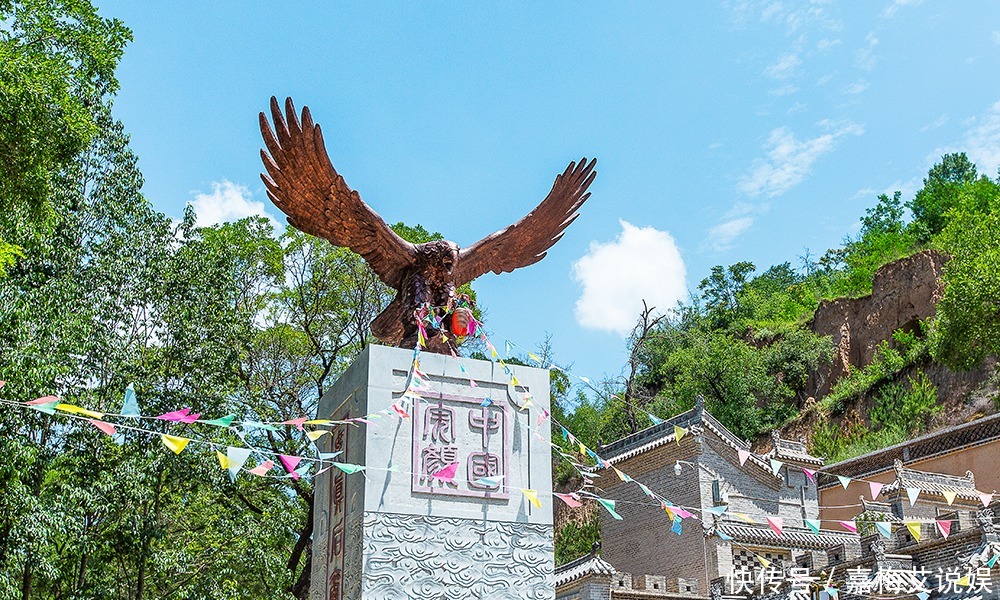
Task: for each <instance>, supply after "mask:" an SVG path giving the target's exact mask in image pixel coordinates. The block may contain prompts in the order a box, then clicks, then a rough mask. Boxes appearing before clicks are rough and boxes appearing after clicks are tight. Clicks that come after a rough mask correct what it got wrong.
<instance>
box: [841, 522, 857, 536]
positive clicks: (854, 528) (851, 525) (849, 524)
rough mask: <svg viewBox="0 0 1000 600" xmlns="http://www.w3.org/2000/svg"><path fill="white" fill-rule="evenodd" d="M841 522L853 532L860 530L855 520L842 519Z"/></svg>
mask: <svg viewBox="0 0 1000 600" xmlns="http://www.w3.org/2000/svg"><path fill="white" fill-rule="evenodd" d="M840 524H841V525H842V526H843V527H844V529H846V530H848V531H850V532H851V533H857V532H858V526H857V524H855V522H854V521H840Z"/></svg>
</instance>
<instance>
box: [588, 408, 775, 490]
mask: <svg viewBox="0 0 1000 600" xmlns="http://www.w3.org/2000/svg"><path fill="white" fill-rule="evenodd" d="M675 425H676V426H678V427H684V428H690V427H692V426H694V427H698V426H701V427H703V428H704V429H707V430H709V431H711V432H712V433H714V434H715V435H716V436H717V437H718V438H719V439H721V440H722V441H723V442H724V443H725V444H726V445H728V446H729V447H730V448H732V449H733V450H746V451H747V452H751V450H750V446H749V445H748V444H747V443H746V442H744V441H743V440H741V439H740V438H738V437H736V435H735V434H733V432H731V431H729V429H727V428H726V426H725V425H723V424H722V423H720V422H719V421H718V419H716V418H715V417H713V416H712V415H711V413H709V412H708V411H707V410H705V408H704V406H702V405H701V404H698V405H695V407H694V408H692V409H690V410H686V411H684V412H682V413H680V414H678V415H674V416H673V417H671V418H669V419H667V420H666V421H664V422H662V423H659V424H657V425H653V426H652V427H647V428H646V429H643V430H642V431H638V432H636V433H633V434H632V435H627V436H625V437H623V438H621V439H619V440H616V441H614V442H612V443H610V444H608V445H606V446H602V447H601V448H599V449H598V450H597V452H598V454H599V455H600V456H601V458H603V459H604V460H606V461H608V462H610V463H612V464H614V463H619V462H621V461H623V460H627V459H629V458H632V457H633V456H638V455H639V454H642V453H643V452H647V451H649V450H652V449H654V448H659V447H660V446H662V445H664V444H669V443H671V442H673V441H674V426H675ZM692 433H695V432H694V431H692ZM747 462H748V463H753V464H754V465H756V466H757V467H758V468H759V469H761V470H763V471H765V472H766V473H767V476H769V477H772V476H773V474H772V473H771V467H770V465H769V464H768V463H767V462H765V461H764V460H762V459H761V458H760V457H759V456H757V455H756V454H753V453H752V452H751V454H750V458H749V459H747Z"/></svg>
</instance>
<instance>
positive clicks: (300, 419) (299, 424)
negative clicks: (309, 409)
mask: <svg viewBox="0 0 1000 600" xmlns="http://www.w3.org/2000/svg"><path fill="white" fill-rule="evenodd" d="M308 420H309V417H298V418H295V419H289V420H288V421H282V422H281V424H282V425H295V428H296V429H298V430H299V431H303V429H302V424H303V423H305V422H306V421H308Z"/></svg>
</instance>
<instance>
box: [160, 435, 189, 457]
mask: <svg viewBox="0 0 1000 600" xmlns="http://www.w3.org/2000/svg"><path fill="white" fill-rule="evenodd" d="M160 440H161V441H162V442H163V445H164V446H166V447H167V448H170V450H172V451H173V453H174V454H180V453H181V452H183V451H184V446H187V445H188V442H190V441H191V440H189V439H187V438H182V437H177V436H175V435H167V434H165V433H161V434H160Z"/></svg>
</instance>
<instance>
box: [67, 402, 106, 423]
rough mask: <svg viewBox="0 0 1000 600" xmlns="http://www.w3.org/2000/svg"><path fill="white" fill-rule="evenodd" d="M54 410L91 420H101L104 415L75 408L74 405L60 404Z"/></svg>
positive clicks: (78, 407)
mask: <svg viewBox="0 0 1000 600" xmlns="http://www.w3.org/2000/svg"><path fill="white" fill-rule="evenodd" d="M56 410H61V411H63V412H68V413H73V414H74V415H83V416H85V417H90V418H91V419H103V418H104V413H101V412H96V411H93V410H87V409H86V408H83V407H81V406H76V405H75V404H66V403H64V402H60V403H59V404H56Z"/></svg>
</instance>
